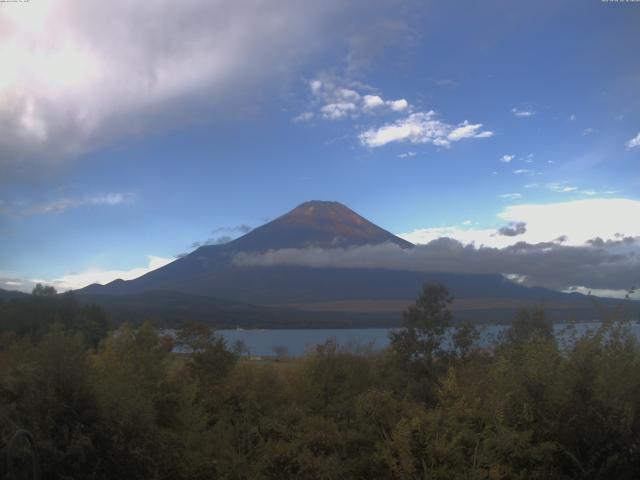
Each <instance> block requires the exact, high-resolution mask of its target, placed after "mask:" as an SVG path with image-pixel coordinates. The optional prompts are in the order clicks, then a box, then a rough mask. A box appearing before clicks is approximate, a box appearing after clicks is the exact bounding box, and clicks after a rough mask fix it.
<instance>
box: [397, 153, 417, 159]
mask: <svg viewBox="0 0 640 480" xmlns="http://www.w3.org/2000/svg"><path fill="white" fill-rule="evenodd" d="M415 156H416V152H406V153H401V154H400V155H398V157H400V158H407V157H415Z"/></svg>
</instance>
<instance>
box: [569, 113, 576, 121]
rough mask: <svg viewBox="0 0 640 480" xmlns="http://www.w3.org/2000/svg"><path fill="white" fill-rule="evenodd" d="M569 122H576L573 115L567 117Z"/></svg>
mask: <svg viewBox="0 0 640 480" xmlns="http://www.w3.org/2000/svg"><path fill="white" fill-rule="evenodd" d="M569 120H570V121H571V122H574V121H575V120H576V116H575V115H574V114H571V115H569Z"/></svg>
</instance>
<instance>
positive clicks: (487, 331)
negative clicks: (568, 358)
mask: <svg viewBox="0 0 640 480" xmlns="http://www.w3.org/2000/svg"><path fill="white" fill-rule="evenodd" d="M599 325H600V323H599V322H591V323H578V324H576V325H575V331H576V333H577V334H578V335H581V334H584V333H586V332H587V331H590V330H594V329H596V328H597V327H598V326H599ZM567 327H568V325H567V324H556V325H554V326H553V328H554V331H555V333H556V336H557V338H558V340H559V341H560V343H561V344H562V343H563V342H566V341H567V340H568V338H569V333H568V331H567ZM507 328H508V326H506V325H486V326H482V327H481V329H482V330H481V338H480V344H481V345H487V344H489V343H490V342H491V341H492V340H493V339H495V338H497V337H498V336H499V335H500V334H502V333H503V332H504V331H505V330H506V329H507ZM629 328H630V329H631V331H632V332H633V333H634V335H635V336H636V338H638V339H640V325H639V324H636V323H633V324H630V325H629ZM391 330H392V329H390V328H358V329H295V330H294V329H292V330H284V329H283V330H218V333H219V334H221V335H222V336H223V337H224V338H225V340H226V341H227V344H228V345H229V347H231V348H232V347H233V345H234V343H235V342H236V341H238V340H242V341H243V342H244V343H245V345H246V346H247V347H248V349H249V352H250V355H253V356H266V355H274V349H276V348H278V347H284V349H286V352H287V354H288V355H292V356H299V355H304V354H305V353H307V352H308V351H309V350H312V349H313V348H314V347H315V345H318V344H320V343H324V342H325V341H327V340H329V339H335V341H336V342H337V343H338V345H340V346H341V347H343V348H347V349H350V350H353V349H357V348H365V347H370V348H372V349H374V350H381V349H383V348H385V347H387V346H388V345H389V332H390V331H391Z"/></svg>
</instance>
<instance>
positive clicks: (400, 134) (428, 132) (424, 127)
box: [359, 110, 493, 148]
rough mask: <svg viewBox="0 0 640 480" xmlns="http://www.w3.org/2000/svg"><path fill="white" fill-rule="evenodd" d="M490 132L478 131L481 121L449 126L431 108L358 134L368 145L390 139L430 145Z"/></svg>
mask: <svg viewBox="0 0 640 480" xmlns="http://www.w3.org/2000/svg"><path fill="white" fill-rule="evenodd" d="M491 136H493V132H491V131H488V130H482V124H481V123H477V124H471V123H469V122H468V121H467V120H465V121H464V122H462V123H459V124H458V125H451V124H448V123H446V122H443V121H442V120H440V119H438V118H437V115H436V113H435V112H434V111H433V110H432V111H429V112H417V113H412V114H410V115H409V116H407V117H405V118H402V119H400V120H397V121H395V122H393V123H387V124H385V125H383V126H381V127H378V128H371V129H368V130H366V131H364V132H363V133H361V134H360V136H359V138H360V142H361V143H362V145H364V146H366V147H370V148H376V147H381V146H383V145H386V144H388V143H392V142H409V143H414V144H420V143H425V144H432V145H436V146H438V147H449V146H450V145H451V144H452V143H454V142H458V141H460V140H463V139H467V138H488V137H491Z"/></svg>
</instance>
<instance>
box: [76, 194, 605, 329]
mask: <svg viewBox="0 0 640 480" xmlns="http://www.w3.org/2000/svg"><path fill="white" fill-rule="evenodd" d="M386 242H392V243H395V244H397V245H399V246H400V247H402V248H413V244H411V243H410V242H407V241H406V240H403V239H401V238H399V237H397V236H395V235H393V234H392V233H390V232H388V231H387V230H384V229H382V228H380V227H378V226H377V225H375V224H373V223H371V222H370V221H368V220H367V219H365V218H363V217H362V216H360V215H358V214H357V213H355V212H353V211H352V210H350V209H349V208H347V207H346V206H344V205H342V204H340V203H337V202H323V201H311V202H306V203H303V204H301V205H300V206H298V207H296V208H295V209H293V210H292V211H290V212H289V213H287V214H285V215H283V216H281V217H279V218H277V219H275V220H273V221H271V222H269V223H267V224H265V225H263V226H261V227H258V228H256V229H254V230H252V231H251V232H249V233H247V234H246V235H244V236H242V237H240V238H238V239H236V240H233V241H231V242H229V243H226V244H223V245H210V246H203V247H200V248H198V249H196V250H195V251H193V252H191V253H190V254H188V255H186V256H184V257H182V258H180V259H178V260H176V261H174V262H172V263H170V264H168V265H166V266H164V267H162V268H159V269H157V270H154V271H152V272H150V273H147V274H146V275H143V276H141V277H139V278H136V279H134V280H129V281H123V280H116V281H113V282H111V283H109V284H107V285H97V284H94V285H90V286H88V287H85V288H84V289H81V290H78V291H77V292H76V293H77V294H78V295H79V296H80V297H81V298H84V299H86V300H87V301H89V300H91V301H96V302H98V303H100V304H101V305H103V306H104V307H105V308H106V309H107V310H110V311H113V312H116V311H118V312H120V317H122V318H124V317H126V316H135V315H136V312H138V313H140V314H142V313H143V312H146V313H149V314H151V313H152V312H153V314H154V315H164V316H165V317H167V316H171V318H172V319H177V318H178V317H187V316H189V315H195V316H198V317H202V318H213V316H216V315H217V318H218V319H220V318H223V317H224V318H225V320H224V323H225V324H227V323H229V322H231V323H233V321H235V320H233V319H240V318H242V317H243V316H244V317H252V316H254V317H255V318H258V317H260V316H261V318H262V320H261V321H260V322H259V323H260V324H261V325H265V324H267V325H268V324H272V323H273V324H278V325H280V326H282V325H286V324H287V322H288V321H291V322H292V324H296V325H297V326H299V323H300V322H299V320H295V321H293V320H292V319H294V318H295V319H299V318H300V315H301V314H300V312H304V315H303V317H305V316H306V318H308V319H309V322H310V323H311V319H312V318H316V319H321V318H325V319H328V318H329V317H332V318H333V320H335V321H338V323H339V320H336V319H339V318H342V317H341V315H342V316H343V317H344V316H345V315H346V316H347V317H349V318H354V315H355V316H356V317H363V318H367V316H368V318H370V319H371V323H372V324H376V325H378V324H380V322H389V323H397V321H398V320H399V318H400V313H401V312H402V310H404V308H405V307H406V305H408V304H409V303H411V302H412V301H413V299H415V297H416V296H417V295H418V293H419V291H420V288H421V286H422V285H423V284H424V283H425V282H428V281H439V282H442V283H444V284H445V285H447V286H448V287H449V289H450V290H451V292H452V293H453V295H454V296H455V298H456V299H457V301H456V303H454V308H455V310H456V316H457V317H459V318H461V317H465V316H468V317H471V316H474V315H475V317H474V318H482V319H483V320H484V321H490V320H491V319H492V318H494V319H495V320H496V321H506V320H508V318H510V317H511V316H513V313H514V312H515V310H517V308H519V307H520V306H526V305H532V304H539V305H544V306H545V307H546V308H547V309H548V311H549V312H552V314H553V316H554V317H556V318H557V319H566V318H568V317H569V316H572V317H574V318H578V319H585V320H591V319H593V318H595V317H596V316H597V312H595V311H594V309H593V305H592V302H591V300H590V299H589V298H588V297H586V296H584V295H580V294H575V293H574V294H567V293H561V292H557V291H554V290H548V289H544V288H528V287H524V286H522V285H519V284H516V283H513V282H511V281H509V280H507V279H506V278H504V277H503V276H502V275H500V274H490V275H470V274H453V273H446V272H442V273H440V272H434V273H425V272H415V271H400V270H386V269H358V268H310V267H285V266H274V267H244V266H237V265H235V264H234V263H233V258H234V256H235V255H236V254H238V253H248V252H265V251H268V250H276V249H283V248H309V247H318V248H325V249H332V248H337V247H350V246H358V245H367V244H374V245H375V244H381V243H386ZM154 292H165V293H164V294H162V295H159V294H157V293H154ZM166 292H171V295H173V296H167V295H168V294H167V293H166ZM171 299H173V300H171ZM602 303H603V304H604V305H611V304H612V301H611V300H602ZM231 304H237V305H236V306H232V305H231ZM239 305H242V306H239ZM249 305H250V306H251V307H249ZM223 311H224V312H226V313H224V314H223V313H222V312H223ZM291 311H295V313H291ZM123 312H126V313H123ZM274 312H277V314H276V313H274ZM285 312H286V313H285ZM209 313H210V314H211V315H209V317H207V315H208V314H209ZM225 315H226V316H225ZM275 317H278V318H279V319H280V320H277V321H276V320H275ZM265 319H268V320H265ZM333 320H332V322H333ZM212 321H213V320H212ZM358 321H360V320H358ZM347 323H348V322H347ZM345 326H346V324H345Z"/></svg>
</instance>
